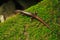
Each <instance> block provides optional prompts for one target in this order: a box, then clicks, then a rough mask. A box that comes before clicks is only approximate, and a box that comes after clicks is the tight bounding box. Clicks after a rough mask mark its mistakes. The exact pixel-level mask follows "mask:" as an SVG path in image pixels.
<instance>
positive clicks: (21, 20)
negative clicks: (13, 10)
mask: <svg viewBox="0 0 60 40" xmlns="http://www.w3.org/2000/svg"><path fill="white" fill-rule="evenodd" d="M56 4H58V0H53V1H52V0H43V1H41V2H40V3H38V4H36V5H34V6H32V7H30V8H28V9H26V10H25V11H28V12H32V13H34V12H35V11H37V13H38V14H37V16H39V17H41V18H42V19H43V20H44V21H45V22H46V23H47V24H49V26H50V29H48V28H47V27H46V26H44V25H43V24H42V23H41V22H39V21H38V20H36V19H34V20H33V21H31V20H30V17H28V16H22V15H19V14H17V15H16V16H13V17H11V18H8V19H7V20H6V21H5V22H4V23H0V40H25V39H26V38H28V39H29V40H57V39H58V38H59V37H58V38H57V36H58V35H59V34H58V33H59V32H60V30H59V29H60V28H59V27H60V26H59V24H57V23H56V13H58V11H56V10H55V9H54V6H55V5H56ZM25 27H26V29H24V28H25ZM24 30H25V31H26V32H27V33H28V34H27V35H28V36H29V37H26V36H27V35H24Z"/></svg>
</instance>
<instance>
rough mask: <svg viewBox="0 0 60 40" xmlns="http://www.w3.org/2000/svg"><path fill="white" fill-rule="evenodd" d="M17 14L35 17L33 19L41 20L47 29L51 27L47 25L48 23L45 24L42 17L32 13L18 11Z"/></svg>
mask: <svg viewBox="0 0 60 40" xmlns="http://www.w3.org/2000/svg"><path fill="white" fill-rule="evenodd" d="M15 12H16V13H21V14H24V15H28V16H30V17H33V18H35V19H37V20H39V21H40V22H41V23H43V24H44V25H45V26H47V28H49V25H48V24H46V22H44V21H43V20H42V19H41V18H40V17H38V16H37V15H34V14H32V13H29V12H25V11H22V10H16V11H15Z"/></svg>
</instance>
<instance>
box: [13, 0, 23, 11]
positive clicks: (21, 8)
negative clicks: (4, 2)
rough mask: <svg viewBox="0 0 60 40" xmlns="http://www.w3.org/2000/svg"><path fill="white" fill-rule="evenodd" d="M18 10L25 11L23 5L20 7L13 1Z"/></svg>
mask: <svg viewBox="0 0 60 40" xmlns="http://www.w3.org/2000/svg"><path fill="white" fill-rule="evenodd" d="M13 2H14V4H15V7H16V10H17V9H20V10H24V7H23V6H22V5H20V4H19V3H18V2H17V1H16V0H13Z"/></svg>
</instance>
